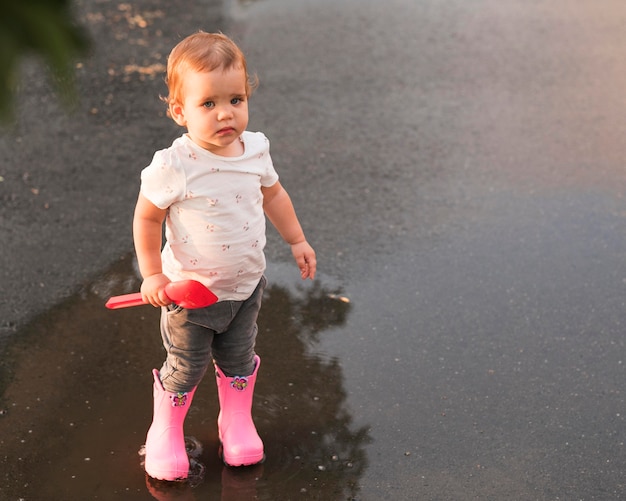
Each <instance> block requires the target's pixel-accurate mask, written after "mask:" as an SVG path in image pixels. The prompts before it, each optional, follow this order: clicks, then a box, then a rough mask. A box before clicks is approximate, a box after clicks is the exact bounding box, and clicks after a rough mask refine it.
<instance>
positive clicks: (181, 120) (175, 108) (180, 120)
mask: <svg viewBox="0 0 626 501" xmlns="http://www.w3.org/2000/svg"><path fill="white" fill-rule="evenodd" d="M170 116H171V117H172V119H173V120H174V122H176V123H177V124H178V125H180V126H181V127H184V126H185V125H187V120H186V119H185V112H184V109H183V105H182V104H180V103H178V102H173V103H170Z"/></svg>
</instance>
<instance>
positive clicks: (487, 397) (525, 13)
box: [0, 0, 626, 500]
mask: <svg viewBox="0 0 626 501" xmlns="http://www.w3.org/2000/svg"><path fill="white" fill-rule="evenodd" d="M231 6H232V10H230V11H229V16H231V17H228V19H229V21H228V30H226V29H225V31H227V32H228V31H229V32H231V33H232V34H234V35H235V36H236V37H238V39H239V41H240V42H241V45H242V46H243V48H244V50H245V51H246V53H247V54H248V62H249V66H250V67H251V68H252V69H254V70H255V71H257V73H258V75H259V78H260V81H261V84H262V85H261V87H260V88H259V90H258V92H257V94H255V96H254V98H253V101H252V103H251V114H252V121H251V127H250V128H251V129H260V130H263V131H265V132H266V134H267V135H268V136H269V137H270V139H271V141H272V155H273V158H274V162H275V164H276V165H277V168H278V170H279V173H280V174H281V178H282V181H283V184H284V185H285V186H286V188H287V189H288V191H289V192H290V194H291V196H292V198H293V199H294V202H295V205H296V208H297V209H298V212H299V214H300V217H301V220H302V222H303V226H304V227H305V229H306V231H307V233H308V236H309V239H310V240H311V241H312V242H313V243H314V245H315V247H316V250H317V251H318V254H319V260H320V269H321V270H322V273H321V276H320V278H319V280H318V281H316V283H315V284H300V283H299V282H298V279H297V271H296V270H295V268H294V266H293V265H292V263H291V262H290V256H289V255H288V252H289V250H288V249H287V248H286V247H285V246H284V244H282V243H281V242H280V239H279V238H278V237H277V235H276V234H275V232H273V231H270V235H269V240H268V249H267V253H268V257H269V260H270V266H269V268H268V276H269V278H270V283H271V284H272V285H271V286H270V288H269V289H268V292H267V297H266V298H265V302H264V307H263V310H262V316H261V318H260V326H259V327H260V335H259V338H258V352H259V354H260V355H261V357H262V359H263V366H262V373H261V372H260V374H259V382H258V386H257V388H258V390H257V391H258V393H257V395H256V401H255V402H256V405H255V418H256V421H257V424H258V428H259V432H260V434H261V436H262V437H263V439H264V441H265V443H266V449H267V450H266V453H267V460H266V462H265V463H264V464H263V465H262V466H259V467H258V468H253V469H244V470H232V469H227V468H224V467H223V466H221V464H220V463H219V460H218V458H217V447H218V445H217V436H216V435H217V432H216V429H215V423H214V419H215V416H216V414H217V407H216V401H215V400H216V399H215V390H214V383H213V381H212V380H211V378H210V377H207V378H205V381H203V383H202V386H201V388H202V391H201V392H200V391H199V392H198V393H197V394H196V397H195V399H194V406H193V408H192V409H191V411H190V414H189V418H188V421H187V426H186V431H187V434H188V435H191V436H193V437H195V438H196V439H197V440H199V441H200V442H201V443H202V445H203V452H202V453H201V454H200V461H201V462H202V463H203V464H204V465H205V466H206V474H205V477H204V480H203V481H202V482H201V483H199V485H197V486H195V487H193V488H191V487H185V488H181V489H177V490H172V489H166V490H165V491H163V490H162V489H159V486H154V485H151V484H148V485H147V484H146V482H145V478H144V476H143V475H142V471H141V468H140V467H139V460H140V459H139V456H138V454H137V450H138V449H139V447H140V445H141V444H142V443H143V439H144V438H145V432H146V430H147V427H148V425H149V421H150V413H151V403H150V388H151V383H150V369H151V368H152V367H153V366H157V365H159V364H160V362H161V357H162V353H161V347H160V344H159V336H158V332H157V331H156V328H157V317H158V313H157V312H155V311H154V310H152V309H150V308H149V307H142V308H139V309H134V310H127V311H115V312H111V311H108V310H105V309H104V308H103V307H102V304H103V302H104V300H106V297H107V296H108V295H110V294H121V293H124V292H130V291H132V290H134V289H136V287H138V283H137V282H136V278H135V274H134V271H133V266H132V256H130V255H127V254H124V253H121V252H120V253H119V255H122V256H123V259H119V256H118V257H116V259H110V262H113V261H115V263H114V264H113V265H112V267H110V268H108V269H107V267H105V266H103V267H102V268H101V271H100V273H98V274H97V279H95V280H94V281H93V283H90V284H89V285H86V286H85V287H83V289H82V291H81V292H80V293H79V294H77V295H75V296H72V297H70V298H68V299H66V300H64V301H62V302H60V303H59V304H57V305H56V306H55V307H54V308H53V309H51V310H49V311H45V312H43V313H41V314H40V315H39V316H37V317H36V318H34V319H33V320H32V322H31V323H30V324H28V325H27V326H26V327H25V328H23V329H22V330H20V331H19V333H18V334H17V335H16V336H14V338H15V339H16V341H15V342H14V343H13V344H12V345H11V346H10V347H9V348H8V351H7V355H5V356H3V362H2V364H3V365H2V371H3V381H5V383H4V385H5V386H4V388H3V396H2V399H1V400H0V402H1V405H0V409H2V415H1V416H0V436H1V437H2V439H1V440H2V442H1V443H0V445H1V447H2V456H1V460H2V472H3V473H2V476H3V482H2V487H0V489H3V490H0V493H2V494H3V495H4V496H6V497H8V498H9V499H19V498H24V499H44V500H46V499H74V498H75V499H153V498H156V499H241V500H245V499H255V498H258V499H268V500H269V499H285V500H287V499H337V500H343V499H358V500H379V499H390V500H391V499H393V500H395V499H428V500H457V499H458V500H465V499H493V500H500V499H519V500H559V499H563V500H565V499H567V500H570V499H584V500H612V499H622V498H624V497H626V494H625V487H624V484H625V482H626V474H625V473H624V472H625V471H626V453H625V451H624V408H625V398H624V393H623V384H624V370H625V368H624V365H625V361H624V360H625V351H624V339H623V327H624V322H625V320H624V319H625V317H624V313H623V312H624V302H625V299H626V293H625V291H626V289H625V288H626V260H625V257H626V250H625V249H626V219H625V215H626V201H625V200H624V188H625V186H626V183H625V181H624V175H623V159H624V158H625V154H626V151H625V150H626V143H625V142H624V141H623V139H622V136H623V132H624V130H625V126H624V125H623V124H624V116H626V114H625V113H624V111H626V110H625V109H624V108H625V102H624V98H623V95H622V94H623V89H624V88H625V85H624V84H626V81H625V80H626V70H625V67H624V64H623V61H624V55H625V52H626V49H625V48H624V47H626V43H625V42H626V40H625V38H626V32H625V31H624V30H623V26H624V22H625V21H626V6H623V5H622V4H621V3H619V2H617V1H613V0H612V1H608V2H603V3H602V5H601V6H600V5H598V4H597V3H595V2H591V1H584V2H577V3H576V4H572V3H571V2H568V1H566V0H556V1H553V2H550V3H545V2H532V3H529V2H517V1H513V0H505V1H502V0H500V1H496V0H480V1H476V2H466V1H455V0H449V1H446V2H439V1H420V2H407V1H400V0H391V1H389V2H369V1H368V2H357V1H356V0H354V1H350V0H346V1H344V2H341V3H336V2H331V1H327V0H317V1H312V0H311V1H301V2H298V3H297V4H295V5H294V4H293V3H292V2H288V1H286V0H260V1H258V2H248V3H234V4H231ZM126 207H132V199H130V200H129V201H128V202H127V205H126ZM120 226H123V225H120ZM120 231H121V230H120ZM120 247H121V246H120ZM129 250H130V249H129Z"/></svg>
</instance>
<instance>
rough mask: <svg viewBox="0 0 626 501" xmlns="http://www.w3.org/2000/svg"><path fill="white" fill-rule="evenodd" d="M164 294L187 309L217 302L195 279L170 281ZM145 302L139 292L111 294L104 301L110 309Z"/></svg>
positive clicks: (214, 296) (215, 297) (138, 304)
mask: <svg viewBox="0 0 626 501" xmlns="http://www.w3.org/2000/svg"><path fill="white" fill-rule="evenodd" d="M165 294H167V297H168V298H170V299H171V300H172V302H173V303H176V304H177V305H179V306H182V307H183V308H187V309H194V308H204V307H205V306H210V305H212V304H213V303H216V302H217V296H216V295H215V294H213V293H212V292H211V291H210V290H209V289H208V288H207V287H205V286H204V285H202V284H201V283H200V282H198V281H197V280H180V281H178V282H170V283H169V284H167V285H166V286H165ZM142 304H146V303H144V302H143V300H142V299H141V293H140V292H135V293H133V294H124V295H123V296H113V297H112V298H109V300H108V301H107V302H106V305H105V306H106V307H107V308H109V309H111V310H116V309H117V308H128V307H129V306H140V305H142Z"/></svg>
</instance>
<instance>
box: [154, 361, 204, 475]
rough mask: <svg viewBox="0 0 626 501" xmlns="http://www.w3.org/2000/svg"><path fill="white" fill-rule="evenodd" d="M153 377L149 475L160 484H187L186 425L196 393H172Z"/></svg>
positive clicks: (156, 371) (156, 376) (156, 374)
mask: <svg viewBox="0 0 626 501" xmlns="http://www.w3.org/2000/svg"><path fill="white" fill-rule="evenodd" d="M152 374H153V376H154V416H153V418H152V426H150V429H149V430H148V436H147V438H146V463H145V468H146V473H147V474H148V475H150V476H151V477H152V478H156V479H158V480H170V481H173V480H184V479H186V478H187V476H188V475H189V458H188V457H187V451H186V450H185V436H184V434H183V422H184V421H185V416H187V411H188V410H189V406H190V405H191V401H192V399H193V395H194V393H195V392H196V389H195V388H194V389H193V390H191V391H189V392H187V393H171V392H169V391H166V390H165V389H164V388H163V385H162V384H161V379H160V378H159V371H158V370H156V369H155V370H153V371H152Z"/></svg>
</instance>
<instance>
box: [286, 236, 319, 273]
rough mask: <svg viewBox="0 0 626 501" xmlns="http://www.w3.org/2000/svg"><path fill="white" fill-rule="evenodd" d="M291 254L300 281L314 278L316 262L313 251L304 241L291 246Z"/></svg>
mask: <svg viewBox="0 0 626 501" xmlns="http://www.w3.org/2000/svg"><path fill="white" fill-rule="evenodd" d="M291 253H292V254H293V257H294V258H295V260H296V263H297V264H298V268H300V276H301V277H302V280H306V279H307V278H310V279H311V280H313V279H314V278H315V270H316V268H317V260H316V259H315V251H314V250H313V247H311V246H310V245H309V242H307V241H306V240H304V241H302V242H298V243H297V244H292V246H291Z"/></svg>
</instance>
